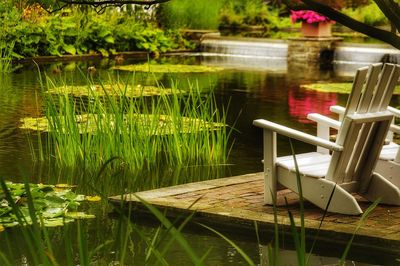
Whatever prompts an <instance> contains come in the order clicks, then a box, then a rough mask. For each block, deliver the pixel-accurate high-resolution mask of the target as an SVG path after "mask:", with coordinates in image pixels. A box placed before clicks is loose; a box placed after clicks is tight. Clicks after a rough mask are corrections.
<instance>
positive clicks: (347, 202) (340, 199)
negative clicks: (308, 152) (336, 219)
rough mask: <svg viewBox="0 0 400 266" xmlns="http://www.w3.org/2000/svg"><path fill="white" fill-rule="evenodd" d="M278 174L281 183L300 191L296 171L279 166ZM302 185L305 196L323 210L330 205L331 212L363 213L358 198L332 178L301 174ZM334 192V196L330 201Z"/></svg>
mask: <svg viewBox="0 0 400 266" xmlns="http://www.w3.org/2000/svg"><path fill="white" fill-rule="evenodd" d="M277 175H278V176H279V179H278V181H279V183H281V184H282V185H284V186H285V187H287V188H289V189H290V190H292V191H294V192H296V193H298V187H297V180H296V173H293V172H289V171H287V170H286V169H285V170H281V168H278V173H277ZM301 185H302V190H303V197H304V198H305V199H307V200H308V201H310V202H311V203H313V204H315V205H316V206H318V207H320V208H321V209H323V210H325V209H326V208H327V207H328V211H329V212H335V213H341V214H349V215H358V214H361V213H362V210H361V208H360V206H359V205H358V203H357V201H356V199H355V198H354V197H353V196H352V195H351V194H350V193H349V192H347V191H346V190H344V189H343V188H342V187H340V186H339V185H336V184H335V183H334V182H332V181H330V180H326V179H324V178H314V177H308V176H301ZM332 192H333V196H332V199H331V201H330V202H329V198H330V196H331V194H332ZM328 202H329V206H328Z"/></svg>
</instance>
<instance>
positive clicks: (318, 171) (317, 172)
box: [276, 152, 331, 178]
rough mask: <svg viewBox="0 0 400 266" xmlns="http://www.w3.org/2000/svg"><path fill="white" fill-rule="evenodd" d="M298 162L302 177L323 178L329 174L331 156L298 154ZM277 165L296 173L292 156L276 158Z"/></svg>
mask: <svg viewBox="0 0 400 266" xmlns="http://www.w3.org/2000/svg"><path fill="white" fill-rule="evenodd" d="M296 161H297V165H298V166H299V171H300V174H301V175H306V176H310V177H315V178H323V177H325V175H326V173H327V172H328V167H329V163H330V161H331V156H330V155H329V154H322V153H318V152H308V153H302V154H296ZM276 164H277V166H278V167H282V168H284V169H287V170H289V171H290V172H296V168H295V165H294V159H293V156H292V155H289V156H283V157H278V158H276Z"/></svg>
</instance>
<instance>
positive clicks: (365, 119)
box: [253, 64, 400, 214]
mask: <svg viewBox="0 0 400 266" xmlns="http://www.w3.org/2000/svg"><path fill="white" fill-rule="evenodd" d="M399 75H400V67H398V66H394V65H389V64H387V65H385V66H384V67H383V69H382V65H381V64H375V65H372V66H371V67H369V68H361V69H359V70H358V71H357V73H356V77H355V80H354V83H353V89H352V92H351V94H350V96H349V99H348V102H347V106H346V113H345V114H344V116H343V117H344V119H343V122H342V123H341V124H340V127H339V132H338V137H337V139H336V142H335V143H334V142H330V141H329V140H326V139H322V138H319V137H315V136H312V135H309V134H306V133H304V132H300V131H297V130H293V129H290V128H288V127H285V126H281V125H278V124H275V123H273V122H270V121H267V120H264V119H258V120H254V122H253V124H254V125H255V126H258V127H261V128H263V132H264V137H263V138H264V176H265V191H264V200H265V203H267V204H273V203H274V199H275V198H276V195H277V194H276V192H277V183H278V182H279V183H280V184H282V185H283V186H285V187H287V188H289V189H291V190H292V191H294V192H298V184H297V178H296V167H295V164H296V163H295V162H296V161H297V164H298V170H299V174H300V176H301V178H300V180H301V184H302V192H303V196H304V198H306V199H307V200H309V201H310V202H312V203H314V204H315V205H317V206H319V207H320V208H322V209H325V208H327V207H328V211H330V212H337V213H343V214H360V213H362V210H361V208H360V206H359V205H358V203H357V201H356V199H355V198H354V196H353V195H351V193H354V192H358V193H359V194H360V195H362V196H363V197H365V198H366V199H368V200H371V201H373V200H376V199H377V198H381V202H383V203H388V204H395V205H400V189H399V188H397V187H396V186H394V185H393V184H392V183H390V182H388V181H387V180H386V179H385V178H383V177H382V176H381V175H379V174H377V173H375V172H373V169H374V168H375V165H376V162H377V160H378V158H379V154H380V152H381V149H382V146H383V144H384V141H385V137H386V134H387V132H388V130H389V127H390V124H391V121H392V119H393V115H392V114H391V113H390V112H389V111H387V110H386V109H387V105H388V102H389V100H390V98H391V96H392V93H393V89H394V86H395V81H397V79H398V77H399ZM393 80H395V81H393ZM276 133H278V134H281V135H285V136H288V137H290V138H294V139H298V140H300V141H304V142H307V143H310V144H313V145H316V146H321V147H323V148H326V149H329V150H332V151H333V152H332V155H330V154H328V153H323V152H319V151H317V152H310V153H303V154H296V155H295V156H285V157H278V158H277V157H276ZM294 158H295V159H296V160H295V159H294ZM332 192H333V194H332ZM331 194H332V198H331V201H330V204H329V206H328V201H329V199H330V196H331Z"/></svg>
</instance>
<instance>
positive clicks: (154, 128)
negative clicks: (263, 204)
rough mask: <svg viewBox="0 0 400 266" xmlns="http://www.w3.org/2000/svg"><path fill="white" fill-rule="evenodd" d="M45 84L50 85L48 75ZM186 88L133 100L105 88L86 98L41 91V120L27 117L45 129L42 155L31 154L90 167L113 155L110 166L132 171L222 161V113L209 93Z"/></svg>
mask: <svg viewBox="0 0 400 266" xmlns="http://www.w3.org/2000/svg"><path fill="white" fill-rule="evenodd" d="M46 83H47V87H48V88H49V89H52V88H54V87H55V85H54V82H53V81H52V80H50V79H47V82H46ZM174 86H176V85H174ZM89 87H90V86H88V88H89ZM173 90H178V88H177V87H175V88H173ZM186 92H187V93H185V94H172V95H163V94H161V95H160V96H158V97H144V96H141V97H138V98H129V97H125V95H121V96H111V95H109V94H108V93H107V91H106V90H104V96H101V97H100V96H99V94H97V93H93V92H92V91H91V90H90V89H88V95H89V97H78V98H76V97H75V98H71V97H69V95H68V93H65V94H57V95H52V94H44V98H45V115H46V119H43V118H33V119H31V120H30V121H31V122H32V121H33V124H31V128H34V129H36V130H37V131H39V134H40V131H43V130H45V131H47V138H46V141H41V143H40V145H39V154H46V155H45V156H36V155H35V156H33V157H34V158H35V157H36V158H38V159H40V160H54V159H55V161H56V163H57V164H59V165H60V166H68V167H80V166H84V167H87V168H91V169H99V168H100V167H101V166H102V165H103V164H104V163H105V162H106V161H107V160H109V159H110V158H114V157H118V158H119V159H120V160H118V162H117V161H115V162H113V164H112V165H113V167H116V168H119V167H123V168H126V167H127V168H128V169H129V170H133V171H136V170H143V169H151V168H153V167H158V166H162V165H164V166H165V165H167V166H194V165H216V164H223V163H225V161H226V159H227V155H228V138H229V132H227V129H226V127H225V120H226V114H225V112H224V111H222V112H221V111H220V110H218V108H217V105H216V101H215V96H214V94H213V93H212V92H209V93H207V94H205V95H204V94H202V93H201V92H200V91H199V89H198V88H197V87H196V86H193V85H191V86H190V87H189V89H187V90H186ZM35 121H36V124H35ZM28 124H29V123H28ZM32 152H34V150H33V149H32Z"/></svg>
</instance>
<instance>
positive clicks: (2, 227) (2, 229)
mask: <svg viewBox="0 0 400 266" xmlns="http://www.w3.org/2000/svg"><path fill="white" fill-rule="evenodd" d="M4 230H5V228H4V226H2V225H1V224H0V232H3V231H4Z"/></svg>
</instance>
